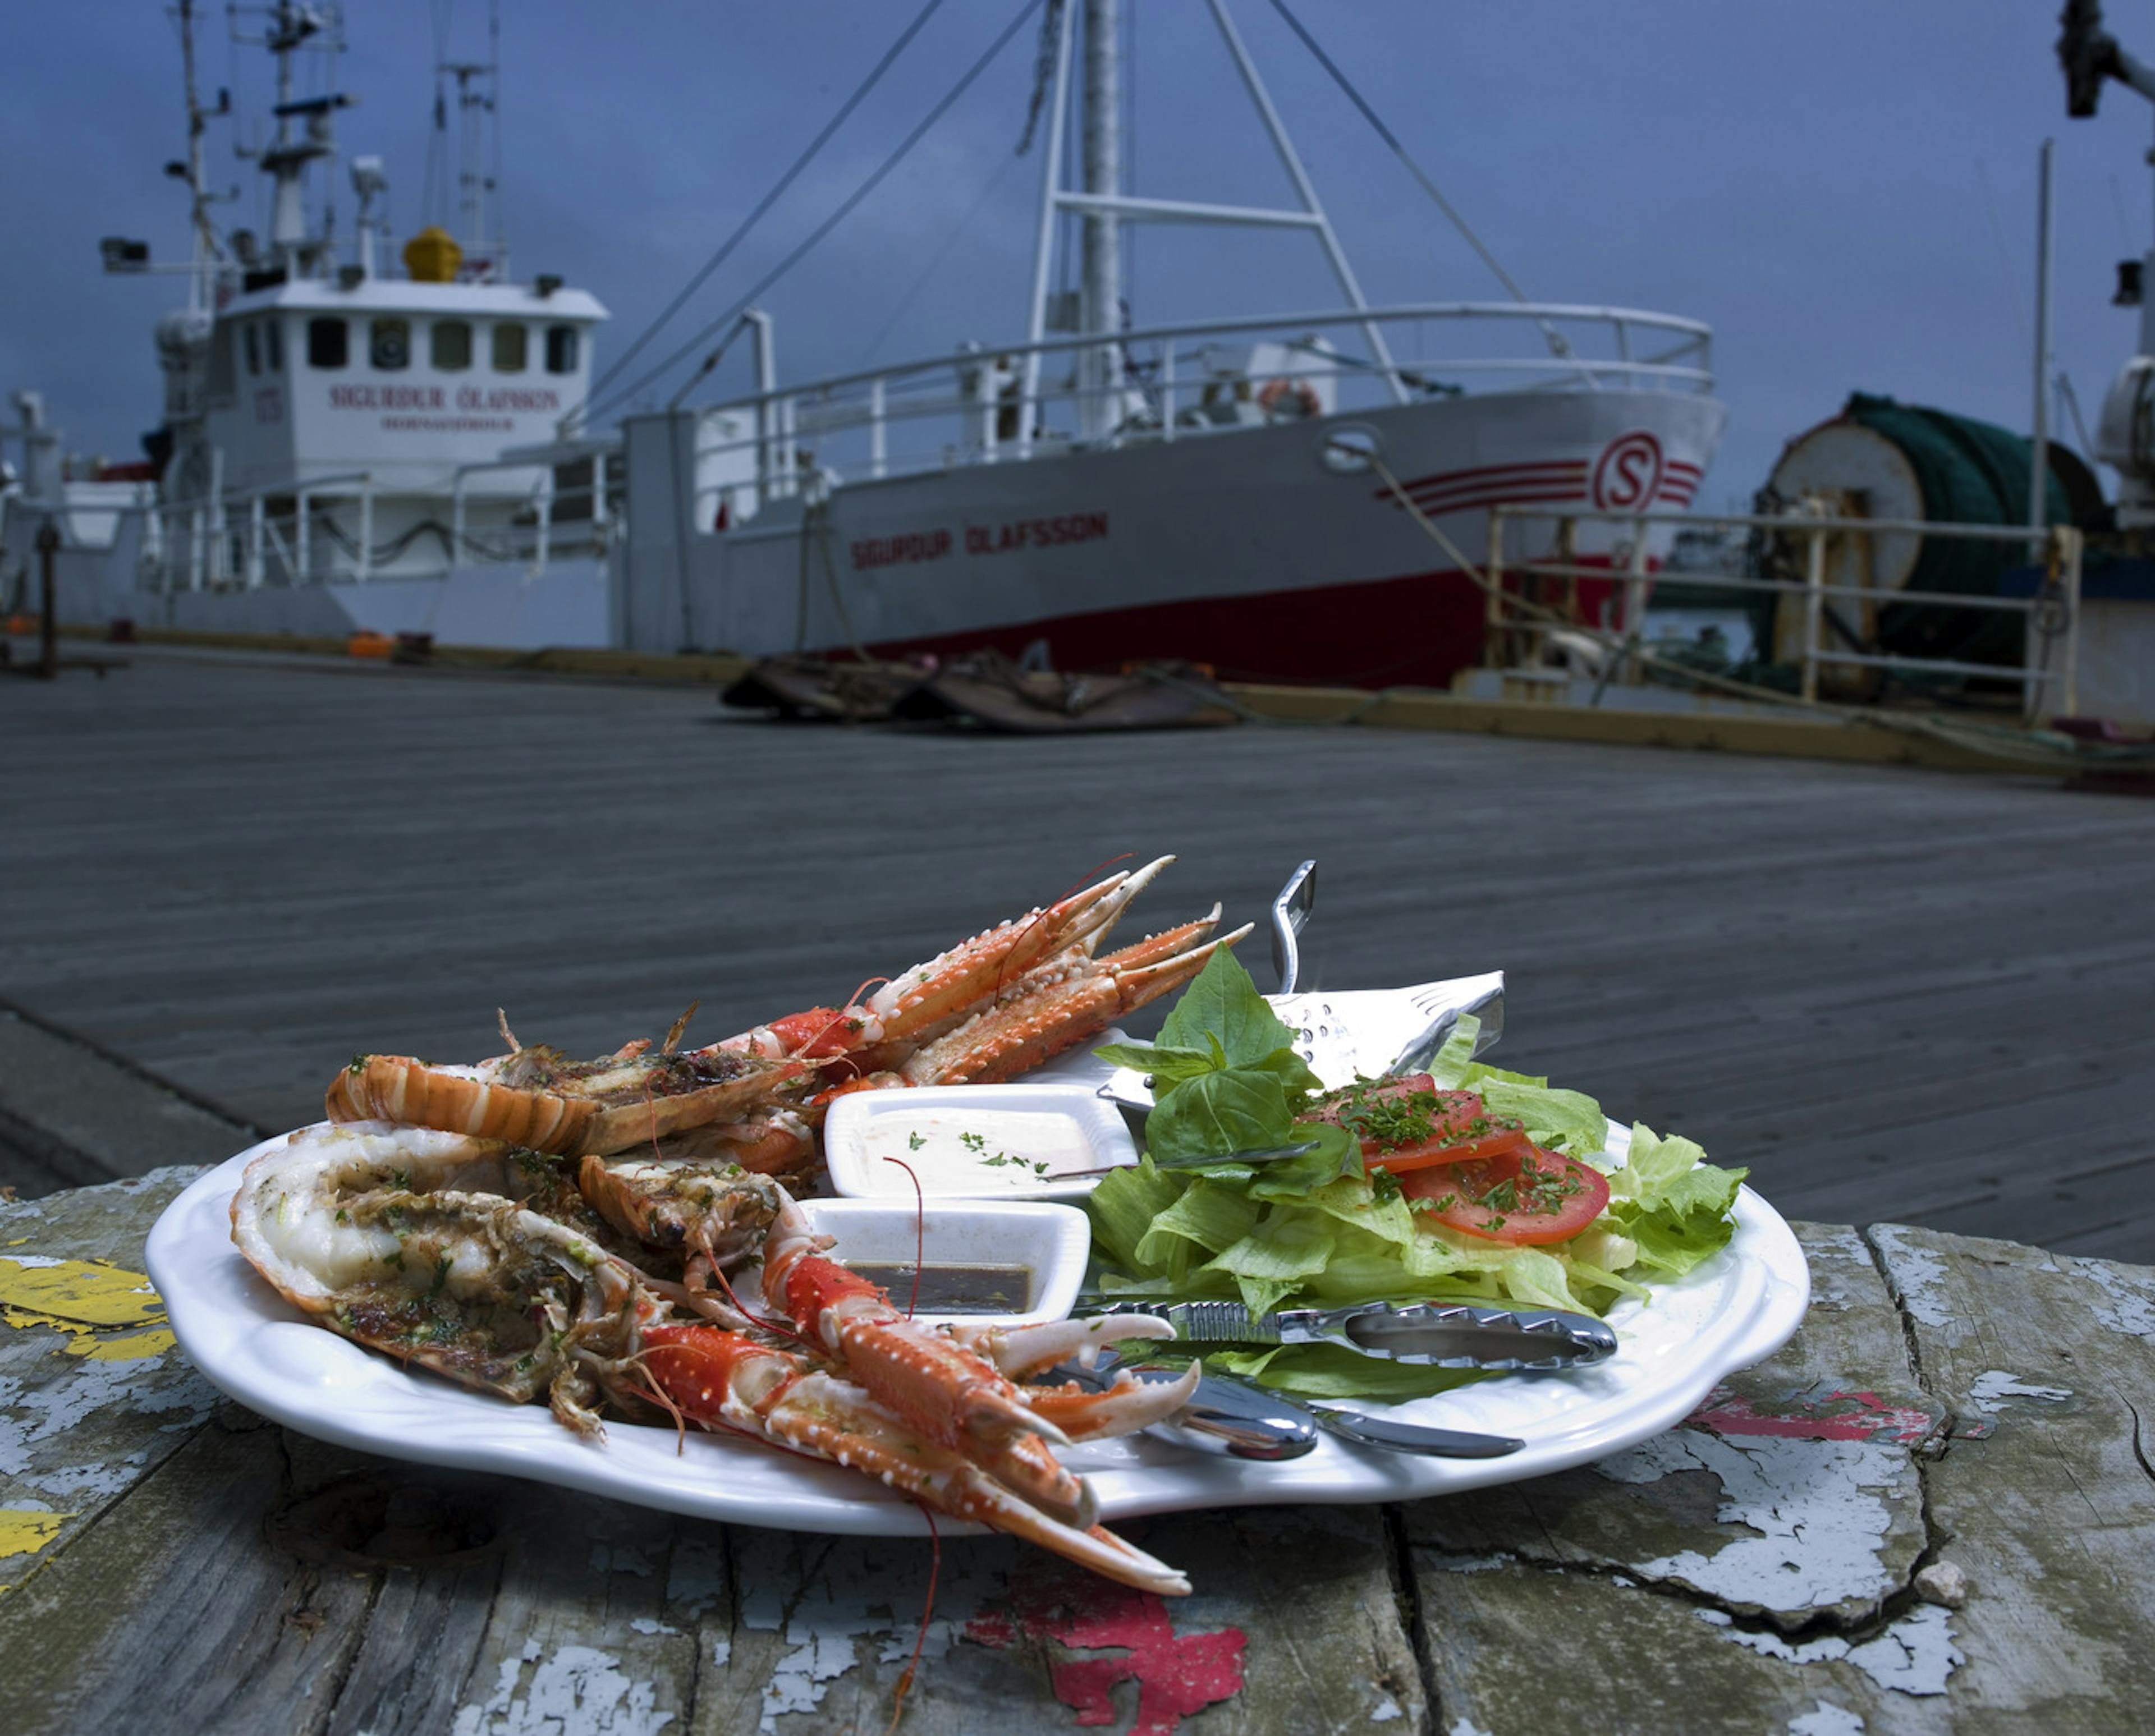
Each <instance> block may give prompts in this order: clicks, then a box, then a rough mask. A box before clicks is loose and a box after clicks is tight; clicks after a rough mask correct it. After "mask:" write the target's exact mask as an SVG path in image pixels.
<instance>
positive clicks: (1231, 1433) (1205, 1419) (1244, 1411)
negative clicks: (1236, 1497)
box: [1052, 1348, 1527, 1464]
mask: <svg viewBox="0 0 2155 1736" xmlns="http://www.w3.org/2000/svg"><path fill="white" fill-rule="evenodd" d="M1125 1369H1127V1370H1128V1371H1129V1373H1131V1374H1133V1375H1135V1376H1137V1377H1138V1378H1139V1380H1141V1381H1175V1380H1180V1378H1181V1377H1182V1373H1183V1371H1182V1369H1181V1368H1180V1367H1179V1366H1174V1365H1171V1364H1168V1363H1164V1362H1131V1363H1125V1362H1124V1361H1122V1360H1121V1359H1120V1358H1119V1357H1118V1356H1116V1354H1115V1352H1114V1351H1113V1350H1112V1349H1108V1348H1103V1349H1102V1350H1101V1351H1100V1352H1099V1353H1098V1356H1097V1357H1096V1358H1095V1359H1094V1361H1093V1365H1092V1366H1090V1367H1089V1368H1088V1367H1087V1366H1084V1365H1083V1363H1079V1362H1075V1361H1072V1362H1065V1363H1062V1364H1061V1365H1059V1366H1057V1367H1056V1368H1055V1369H1054V1370H1053V1371H1052V1373H1053V1375H1054V1376H1055V1377H1056V1378H1057V1379H1060V1380H1065V1381H1076V1382H1077V1384H1078V1385H1080V1386H1086V1387H1088V1388H1090V1389H1091V1390H1093V1391H1105V1390H1106V1389H1107V1388H1108V1386H1111V1385H1112V1384H1113V1379H1114V1376H1115V1375H1116V1374H1117V1372H1118V1371H1122V1370H1125ZM1320 1430H1321V1431H1323V1432H1326V1433H1329V1434H1334V1435H1337V1436H1339V1437H1340V1438H1341V1439H1342V1440H1346V1441H1351V1442H1354V1444H1355V1445H1356V1446H1358V1447H1381V1448H1385V1449H1386V1450H1387V1451H1390V1452H1393V1453H1420V1454H1423V1455H1425V1456H1427V1457H1431V1458H1502V1457H1504V1455H1506V1454H1507V1453H1517V1452H1518V1451H1519V1449H1520V1448H1523V1447H1524V1446H1525V1445H1526V1444H1527V1443H1526V1442H1524V1441H1522V1440H1520V1439H1518V1437H1515V1436H1512V1435H1482V1434H1475V1433H1472V1432H1469V1431H1467V1430H1465V1429H1457V1428H1431V1427H1426V1425H1424V1424H1421V1423H1418V1422H1393V1421H1392V1420H1391V1419H1390V1418H1389V1417H1367V1416H1364V1415H1363V1414H1361V1413H1360V1412H1357V1411H1353V1410H1348V1409H1344V1408H1342V1407H1339V1406H1336V1405H1319V1404H1310V1403H1308V1402H1304V1401H1303V1400H1301V1399H1296V1398H1290V1397H1288V1396H1287V1395H1286V1394H1285V1393H1282V1392H1273V1391H1267V1389H1266V1388H1264V1387H1262V1386H1257V1385H1255V1384H1253V1383H1252V1382H1251V1381H1238V1380H1236V1378H1235V1377H1234V1376H1231V1375H1213V1374H1205V1375H1200V1376H1198V1379H1197V1390H1196V1391H1195V1392H1194V1393H1193V1394H1192V1395H1191V1396H1190V1402H1189V1403H1188V1404H1186V1405H1185V1406H1184V1407H1182V1408H1181V1409H1180V1411H1178V1412H1175V1415H1174V1416H1173V1417H1170V1418H1168V1419H1167V1420H1166V1421H1165V1422H1155V1423H1154V1424H1152V1425H1151V1426H1150V1427H1148V1428H1147V1429H1146V1430H1145V1432H1146V1433H1147V1434H1149V1435H1155V1436H1157V1437H1159V1438H1160V1439H1161V1440H1163V1441H1170V1442H1173V1443H1174V1444H1175V1445H1176V1446H1178V1447H1186V1448H1190V1449H1191V1450H1192V1451H1195V1452H1198V1453H1221V1454H1225V1455H1226V1457H1228V1458H1240V1459H1252V1460H1256V1461H1257V1462H1259V1463H1275V1464H1276V1463H1282V1462H1283V1461H1285V1460H1288V1459H1296V1458H1303V1456H1304V1455H1305V1454H1308V1453H1312V1452H1313V1451H1315V1450H1316V1447H1317V1437H1318V1432H1319V1431H1320Z"/></svg>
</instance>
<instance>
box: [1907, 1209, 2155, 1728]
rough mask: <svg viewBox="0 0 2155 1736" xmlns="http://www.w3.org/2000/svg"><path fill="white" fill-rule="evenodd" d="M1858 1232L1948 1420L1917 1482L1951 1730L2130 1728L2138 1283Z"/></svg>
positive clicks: (2148, 1500) (2138, 1681)
mask: <svg viewBox="0 0 2155 1736" xmlns="http://www.w3.org/2000/svg"><path fill="white" fill-rule="evenodd" d="M1870 1240H1871V1243H1872V1245H1873V1246H1874V1247H1875V1248H1876V1249H1877V1252H1878V1255H1879V1259H1880V1261H1881V1264H1882V1266H1883V1268H1884V1269H1885V1271H1886V1275H1887V1276H1888V1278H1889V1279H1891V1282H1892V1284H1893V1286H1894V1290H1895V1294H1896V1296H1897V1299H1898V1300H1899V1302H1900V1304H1901V1305H1902V1309H1903V1310H1904V1311H1905V1314H1906V1315H1907V1320H1908V1321H1909V1323H1910V1330H1911V1332H1912V1336H1913V1340H1914V1343H1915V1346H1916V1354H1917V1360H1918V1362H1919V1364H1920V1366H1921V1367H1922V1371H1923V1377H1924V1381H1925V1384H1926V1385H1927V1386H1928V1387H1929V1388H1930V1389H1931V1390H1932V1391H1933V1392H1935V1393H1936V1394H1937V1395H1938V1396H1939V1397H1940V1398H1941V1399H1942V1400H1943V1402H1946V1403H1947V1404H1948V1405H1949V1406H1951V1407H1952V1408H1953V1411H1954V1412H1955V1413H1956V1417H1957V1424H1956V1432H1957V1436H1958V1437H1957V1438H1956V1439H1954V1441H1953V1443H1952V1445H1951V1448H1950V1450H1948V1452H1947V1453H1946V1454H1945V1456H1944V1457H1943V1458H1942V1459H1941V1460H1940V1461H1939V1462H1938V1463H1937V1465H1936V1466H1935V1467H1933V1468H1932V1470H1931V1472H1930V1475H1929V1483H1930V1493H1931V1509H1932V1524H1933V1526H1934V1527H1935V1529H1936V1531H1937V1537H1938V1546H1937V1557H1938V1560H1939V1561H1940V1563H1941V1564H1943V1565H1950V1566H1951V1567H1953V1568H1954V1569H1957V1570H1959V1572H1960V1573H1961V1574H1962V1575H1965V1577H1966V1579H1967V1580H1968V1584H1969V1586H1970V1588H1971V1589H1970V1590H1969V1591H1968V1598H1967V1603H1966V1607H1965V1608H1963V1609H1958V1610H1955V1611H1952V1612H1951V1615H1950V1621H1949V1623H1948V1632H1949V1633H1950V1635H1951V1637H1952V1640H1953V1645H1954V1647H1955V1648H1956V1650H1957V1652H1958V1656H1959V1663H1958V1668H1957V1671H1956V1673H1955V1676H1954V1679H1953V1703H1954V1705H1955V1707H1956V1708H1958V1710H1960V1711H1961V1713H1963V1717H1964V1718H1966V1720H1967V1723H1966V1725H1965V1728H1994V1729H2007V1728H2022V1729H2059V1730H2065V1729H2070V1730H2075V1731H2089V1732H2108V1731H2119V1732H2124V1731H2128V1730H2138V1729H2142V1728H2145V1727H2146V1723H2147V1705H2148V1703H2149V1702H2150V1700H2151V1698H2155V1647H2151V1645H2150V1643H2149V1642H2150V1640H2151V1638H2155V1620H2151V1617H2150V1614H2149V1610H2150V1605H2149V1600H2148V1594H2147V1563H2148V1561H2149V1560H2150V1557H2151V1550H2155V1471H2151V1470H2150V1468H2149V1448H2148V1435H2147V1418H2148V1417H2151V1416H2155V1361H2151V1359H2150V1357H2149V1356H2148V1352H2147V1340H2148V1336H2149V1335H2150V1333H2151V1332H2155V1272H2151V1271H2149V1270H2148V1269H2146V1268H2144V1267H2137V1268H2132V1267H2123V1266H2119V1265H2116V1264H2111V1263H2109V1262H2106V1261H2096V1260H2072V1259H2067V1260H2058V1259H2053V1258H2052V1257H2051V1256H2050V1255H2048V1254H2046V1253H2043V1252H2042V1251H2041V1250H2040V1249H2036V1248H2025V1247H2021V1246H2019V1245H2016V1244H2014V1243H2004V1242H1997V1241H1980V1240H1976V1239H1974V1238H1962V1237H1957V1236H1945V1235H1939V1234H1937V1233H1932V1232H1930V1231H1927V1230H1920V1229H1910V1228H1903V1227H1901V1226H1897V1225H1880V1226H1878V1227H1877V1228H1875V1229H1874V1230H1872V1231H1871V1233H1870ZM1978 1431H1980V1433H1977V1432H1978ZM1971 1435H1974V1436H1975V1437H1973V1438H1970V1437H1969V1436H1971Z"/></svg>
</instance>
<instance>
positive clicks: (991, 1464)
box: [763, 1198, 1096, 1528]
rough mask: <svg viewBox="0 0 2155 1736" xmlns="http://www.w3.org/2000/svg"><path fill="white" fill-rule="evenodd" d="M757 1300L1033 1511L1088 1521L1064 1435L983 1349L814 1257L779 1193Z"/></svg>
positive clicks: (1089, 1503) (799, 1219)
mask: <svg viewBox="0 0 2155 1736" xmlns="http://www.w3.org/2000/svg"><path fill="white" fill-rule="evenodd" d="M763 1294H764V1299H765V1301H767V1302H769V1303H770V1305H772V1306H773V1307H775V1308H779V1309H782V1310H784V1311H785V1313H786V1316H787V1318H789V1319H790V1320H791V1321H792V1322H793V1325H794V1326H795V1328H796V1330H798V1331H799V1332H800V1333H801V1335H803V1336H804V1337H806V1338H807V1339H808V1340H810V1341H811V1342H812V1343H814V1344H815V1345H818V1346H819V1347H820V1348H821V1349H822V1350H823V1351H826V1352H827V1354H829V1355H830V1356H833V1357H835V1358H837V1361H839V1362H841V1363H842V1364H843V1365H844V1367H845V1370H846V1372H847V1375H848V1376H850V1377H851V1378H852V1380H854V1381H857V1382H858V1383H859V1384H860V1386H862V1387H863V1388H864V1389H866V1391H868V1393H869V1394H870V1395H871V1396H873V1397H874V1398H876V1399H878V1400H879V1401H880V1402H882V1403H883V1404H885V1405H888V1407H890V1408H891V1409H892V1410H893V1411H894V1412H897V1413H898V1416H899V1417H902V1418H903V1420H904V1421H905V1422H908V1423H909V1424H911V1425H912V1426H913V1427H914V1428H916V1429H918V1430H919V1432H921V1434H923V1435H924V1436H925V1437H927V1438H928V1439H929V1440H931V1441H934V1442H936V1443H937V1444H938V1445H939V1446H942V1447H948V1448H953V1449H961V1450H963V1451H965V1453H968V1454H969V1455H970V1456H971V1457H972V1458H975V1459H977V1460H978V1461H979V1463H980V1466H981V1467H982V1468H984V1469H985V1470H986V1471H988V1472H990V1473H992V1474H993V1475H994V1476H995V1477H996V1478H997V1479H999V1480H1000V1481H1001V1483H1004V1484H1006V1486H1008V1487H1009V1488H1011V1489H1012V1490H1015V1491H1016V1493H1019V1494H1021V1495H1022V1496H1023V1497H1024V1498H1025V1499H1026V1500H1028V1501H1029V1502H1031V1504H1033V1505H1034V1506H1036V1507H1037V1508H1039V1509H1041V1510H1042V1511H1043V1512H1045V1513H1047V1514H1052V1516H1054V1517H1055V1518H1056V1519H1060V1520H1062V1521H1065V1522H1067V1523H1068V1524H1075V1525H1077V1526H1079V1527H1081V1528H1082V1527H1083V1526H1086V1525H1089V1524H1092V1522H1093V1518H1094V1517H1095V1514H1096V1509H1095V1507H1094V1504H1093V1494H1092V1491H1091V1490H1090V1489H1088V1488H1086V1487H1085V1485H1084V1483H1083V1482H1081V1481H1080V1480H1079V1479H1078V1478H1077V1477H1075V1476H1073V1475H1072V1474H1071V1473H1070V1472H1069V1471H1068V1470H1067V1469H1065V1468H1063V1467H1062V1465H1061V1464H1060V1463H1057V1460H1056V1458H1055V1456H1054V1454H1052V1453H1050V1452H1049V1451H1048V1450H1047V1443H1048V1442H1053V1443H1055V1444H1056V1445H1058V1446H1062V1445H1067V1443H1068V1437H1067V1436H1065V1435H1064V1433H1063V1432H1062V1430H1061V1429H1060V1428H1059V1427H1057V1426H1056V1424H1055V1422H1054V1421H1053V1420H1052V1418H1050V1417H1045V1416H1042V1414H1040V1413H1039V1412H1037V1411H1035V1410H1034V1409H1033V1408H1032V1407H1031V1405H1029V1404H1027V1403H1026V1400H1025V1396H1024V1395H1023V1394H1022V1393H1021V1391H1019V1390H1018V1388H1017V1387H1016V1386H1014V1385H1013V1384H1012V1383H1011V1381H1008V1380H1007V1379H1006V1378H1005V1377H1004V1376H1003V1375H1002V1373H1001V1371H999V1370H998V1369H997V1368H996V1366H995V1365H994V1364H993V1363H992V1362H990V1361H988V1360H987V1358H985V1356H980V1355H979V1354H977V1353H976V1352H975V1351H971V1350H969V1349H967V1348H966V1347H965V1345H963V1344H962V1343H960V1341H959V1340H957V1339H955V1338H954V1337H952V1336H951V1335H950V1334H949V1333H946V1332H939V1331H936V1330H932V1329H931V1328H929V1327H927V1326H923V1325H917V1324H916V1323H915V1322H914V1321H912V1320H908V1319H907V1318H906V1317H905V1316H904V1315H902V1314H900V1313H899V1312H898V1310H897V1309H895V1308H893V1306H892V1305H891V1302H890V1298H889V1297H888V1296H887V1295H886V1294H883V1291H882V1290H881V1289H879V1288H878V1287H877V1286H876V1285H875V1284H873V1283H871V1282H870V1281H869V1280H868V1279H865V1278H863V1277H862V1276H861V1275H860V1274H858V1273H857V1272H851V1271H848V1270H847V1269H846V1268H845V1267H843V1266H842V1265H840V1264H837V1262H836V1261H835V1260H830V1259H825V1258H823V1255H822V1251H821V1249H820V1248H819V1247H818V1245H817V1243H816V1239H815V1238H814V1236H813V1234H812V1233H811V1232H810V1230H809V1228H808V1223H807V1219H806V1218H805V1217H803V1216H802V1215H801V1209H800V1208H799V1207H798V1206H796V1205H795V1204H794V1202H792V1201H791V1199H790V1198H787V1199H786V1200H785V1202H784V1204H783V1205H782V1206H781V1208H780V1209H779V1213H778V1217H777V1220H776V1221H775V1223H773V1224H772V1226H771V1229H770V1238H769V1239H768V1240H767V1241H766V1242H765V1246H764V1262H763Z"/></svg>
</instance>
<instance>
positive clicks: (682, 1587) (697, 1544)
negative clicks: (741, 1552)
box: [666, 1537, 726, 1617]
mask: <svg viewBox="0 0 2155 1736" xmlns="http://www.w3.org/2000/svg"><path fill="white" fill-rule="evenodd" d="M725 1595H726V1555H725V1549H724V1545H721V1544H720V1543H719V1541H718V1540H717V1539H715V1538H710V1537H683V1538H682V1539H680V1540H679V1541H678V1542H677V1543H676V1544H675V1545H673V1554H672V1555H671V1557H670V1558H669V1559H668V1561H667V1564H666V1603H667V1606H668V1608H669V1609H677V1610H678V1611H681V1613H682V1614H683V1615H684V1616H692V1617H693V1616H701V1615H703V1614H704V1611H707V1610H714V1609H716V1608H717V1607H718V1606H719V1604H720V1603H721V1602H723V1601H724V1599H725Z"/></svg>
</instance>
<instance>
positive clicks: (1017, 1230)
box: [741, 1199, 1093, 1326]
mask: <svg viewBox="0 0 2155 1736" xmlns="http://www.w3.org/2000/svg"><path fill="white" fill-rule="evenodd" d="M801 1211H802V1213H804V1214H806V1217H807V1219H808V1221H809V1223H811V1225H812V1226H813V1227H814V1228H815V1230H816V1233H817V1234H818V1235H824V1236H829V1237H831V1238H832V1247H831V1249H830V1257H831V1258H832V1259H834V1260H836V1261H837V1262H838V1263H839V1264H841V1265H843V1266H847V1267H850V1268H852V1269H853V1270H854V1271H856V1272H858V1273H860V1274H862V1275H863V1277H866V1278H869V1279H873V1280H874V1281H875V1282H876V1283H878V1284H881V1285H882V1286H883V1289H885V1290H887V1291H888V1293H889V1295H890V1299H891V1300H892V1301H893V1302H894V1303H896V1304H897V1305H898V1307H900V1308H901V1309H902V1308H904V1307H905V1306H906V1305H908V1303H909V1301H910V1299H911V1294H912V1289H913V1274H914V1264H915V1261H916V1259H918V1262H919V1269H920V1300H919V1309H918V1310H917V1312H916V1313H915V1314H914V1319H916V1320H926V1321H929V1322H930V1323H934V1322H938V1321H943V1320H962V1321H974V1322H987V1321H992V1322H994V1323H995V1324H996V1325H1004V1326H1022V1325H1033V1324H1034V1323H1036V1322H1037V1321H1042V1320H1061V1319H1062V1318H1063V1317H1064V1316H1065V1315H1067V1314H1068V1313H1069V1312H1070V1310H1071V1307H1072V1304H1074V1303H1075V1302H1076V1301H1077V1287H1078V1285H1079V1284H1082V1283H1083V1281H1084V1277H1085V1261H1086V1258H1087V1256H1088V1254H1089V1253H1091V1252H1092V1247H1093V1231H1092V1226H1091V1225H1090V1224H1089V1223H1088V1222H1087V1221H1086V1218H1085V1214H1084V1213H1083V1212H1081V1211H1080V1210H1078V1208H1077V1207H1075V1206H1063V1205H1054V1204H1050V1203H1047V1202H1042V1201H1037V1200H1008V1201H1001V1200H998V1201H994V1202H940V1201H931V1202H928V1203H927V1204H925V1205H915V1204H914V1203H913V1202H911V1201H908V1202H906V1203H905V1204H903V1206H901V1205H898V1204H895V1203H889V1202H884V1201H882V1200H869V1199H805V1200H802V1201H801ZM756 1281H757V1280H755V1279H750V1280H749V1282H750V1283H751V1284H753V1283H755V1282H756ZM741 1294H743V1295H744V1296H745V1295H747V1294H749V1292H748V1290H747V1289H745V1288H744V1289H742V1290H741Z"/></svg>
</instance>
